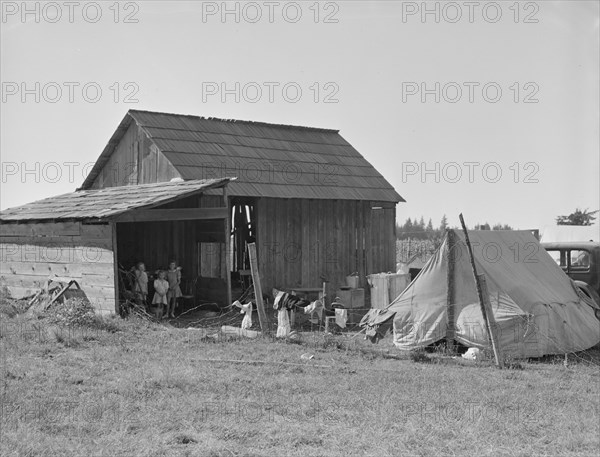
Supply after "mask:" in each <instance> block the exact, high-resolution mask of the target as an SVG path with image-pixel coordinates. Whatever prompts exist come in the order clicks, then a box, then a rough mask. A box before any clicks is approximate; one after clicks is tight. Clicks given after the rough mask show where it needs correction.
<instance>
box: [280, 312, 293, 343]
mask: <svg viewBox="0 0 600 457" xmlns="http://www.w3.org/2000/svg"><path fill="white" fill-rule="evenodd" d="M290 330H291V328H290V319H289V317H288V312H287V309H285V308H282V309H280V310H279V311H278V312H277V338H285V337H287V336H288V335H289V334H290Z"/></svg>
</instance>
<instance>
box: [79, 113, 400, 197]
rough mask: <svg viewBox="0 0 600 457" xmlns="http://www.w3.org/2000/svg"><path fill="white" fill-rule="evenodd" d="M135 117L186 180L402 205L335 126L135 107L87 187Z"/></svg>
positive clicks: (242, 192) (248, 191) (239, 191)
mask: <svg viewBox="0 0 600 457" xmlns="http://www.w3.org/2000/svg"><path fill="white" fill-rule="evenodd" d="M131 122H135V123H136V124H137V125H138V126H140V127H141V128H142V130H143V131H144V132H145V133H146V134H147V136H148V137H149V138H150V139H151V140H152V142H153V143H154V145H155V146H156V147H157V148H158V149H159V150H160V151H161V152H162V154H163V155H164V156H165V157H166V158H167V160H169V161H170V162H171V164H172V165H173V166H174V167H175V169H176V170H177V172H178V173H179V174H180V175H181V177H182V178H183V179H185V180H188V179H205V178H219V177H225V176H235V177H237V178H238V179H237V180H236V181H235V182H232V183H231V185H230V186H229V187H228V191H229V194H230V195H238V196H255V197H276V198H303V199H307V198H308V199H310V198H314V199H348V200H372V201H388V202H399V201H404V199H403V198H402V197H401V196H400V195H398V193H397V192H396V191H395V190H394V188H393V187H392V185H391V184H390V183H389V182H388V181H386V179H385V178H384V177H383V176H382V175H381V174H380V173H379V172H378V171H377V170H376V169H375V168H374V167H373V166H372V165H371V164H370V163H369V162H368V161H367V160H366V159H365V158H364V157H363V156H362V155H361V154H360V153H359V152H358V151H357V150H356V149H354V148H353V147H352V145H350V144H349V143H348V142H347V141H346V140H345V139H344V138H342V136H341V135H340V134H339V132H338V131H337V130H328V129H320V128H312V127H299V126H290V125H278V124H268V123H263V122H251V121H236V120H225V119H217V118H204V117H199V116H188V115H181V114H170V113H158V112H151V111H139V110H130V111H129V112H128V113H127V114H126V116H125V118H124V119H123V121H122V122H121V124H120V125H119V127H118V128H117V130H116V131H115V133H114V134H113V137H112V138H111V140H110V141H109V143H108V145H107V146H106V148H105V149H104V151H103V152H102V154H101V155H100V158H99V159H98V161H97V162H96V164H95V165H94V167H93V168H92V170H91V172H90V174H89V175H88V177H87V178H86V180H85V181H84V183H83V185H82V189H86V188H89V187H90V186H91V185H92V183H93V182H94V180H95V179H96V177H97V176H98V174H99V173H100V171H101V170H102V167H103V166H104V164H105V163H106V162H107V161H108V159H109V158H110V155H111V154H112V152H113V151H114V149H115V146H116V145H117V144H118V142H119V140H120V139H121V138H122V136H123V134H124V133H125V131H126V130H127V128H128V127H129V125H130V124H131Z"/></svg>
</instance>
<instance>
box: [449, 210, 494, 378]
mask: <svg viewBox="0 0 600 457" xmlns="http://www.w3.org/2000/svg"><path fill="white" fill-rule="evenodd" d="M458 217H459V219H460V223H461V225H462V229H463V232H464V233H465V242H466V243H467V250H468V251H469V260H470V261H471V269H472V270H473V276H474V278H475V286H476V287H477V295H478V297H479V305H480V306H481V314H482V315H483V321H484V323H485V327H486V330H487V334H488V338H489V339H490V342H491V343H492V349H493V350H494V357H495V359H496V366H497V367H498V368H502V365H503V364H502V358H501V357H500V348H499V347H498V343H497V342H498V339H497V337H496V328H495V325H491V322H490V320H493V319H494V317H493V316H491V317H489V316H488V312H487V309H486V301H485V299H484V294H483V291H482V283H483V287H484V288H485V293H486V295H487V284H486V282H485V275H478V274H477V267H476V266H475V259H474V257H473V250H472V249H471V242H470V241H469V232H467V226H466V225H465V220H464V219H463V215H462V213H461V214H460V215H459V216H458ZM481 279H483V281H481ZM486 299H487V300H489V296H487V297H486ZM488 303H489V302H488ZM489 308H490V314H491V306H490V307H489Z"/></svg>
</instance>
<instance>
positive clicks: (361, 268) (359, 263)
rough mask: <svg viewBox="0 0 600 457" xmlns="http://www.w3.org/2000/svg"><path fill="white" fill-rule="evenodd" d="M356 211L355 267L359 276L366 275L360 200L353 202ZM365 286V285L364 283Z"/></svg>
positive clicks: (362, 214) (362, 211) (362, 213)
mask: <svg viewBox="0 0 600 457" xmlns="http://www.w3.org/2000/svg"><path fill="white" fill-rule="evenodd" d="M354 207H355V212H356V226H355V237H356V268H357V270H358V274H359V276H360V277H365V276H366V274H367V273H366V270H365V259H364V240H363V238H364V217H363V216H364V210H363V205H362V202H360V201H355V202H354ZM365 287H366V285H365Z"/></svg>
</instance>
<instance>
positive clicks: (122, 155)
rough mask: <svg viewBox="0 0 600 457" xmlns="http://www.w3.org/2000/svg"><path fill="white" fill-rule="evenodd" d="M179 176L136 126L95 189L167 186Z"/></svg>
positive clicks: (106, 167)
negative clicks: (145, 185) (157, 183)
mask: <svg viewBox="0 0 600 457" xmlns="http://www.w3.org/2000/svg"><path fill="white" fill-rule="evenodd" d="M179 176H180V175H179V173H178V172H177V171H176V170H175V168H174V167H173V165H171V163H170V162H169V161H168V160H167V158H166V157H165V156H164V155H163V154H162V153H161V152H160V151H159V150H158V148H157V147H156V146H155V145H154V144H152V141H151V140H150V139H149V138H148V136H147V135H146V134H145V133H144V131H143V130H142V129H141V127H138V125H137V124H136V123H135V122H132V123H131V125H130V126H129V128H128V129H127V132H125V134H124V135H123V138H122V139H121V141H119V144H117V146H116V147H115V150H114V152H113V153H112V155H111V156H110V159H109V160H108V162H106V164H105V165H104V167H103V168H102V171H101V172H100V174H99V175H98V177H97V178H96V179H95V180H94V182H93V184H92V186H91V188H92V189H101V188H103V187H115V186H126V185H131V184H150V183H155V182H165V181H170V180H171V179H172V178H176V177H179Z"/></svg>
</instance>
